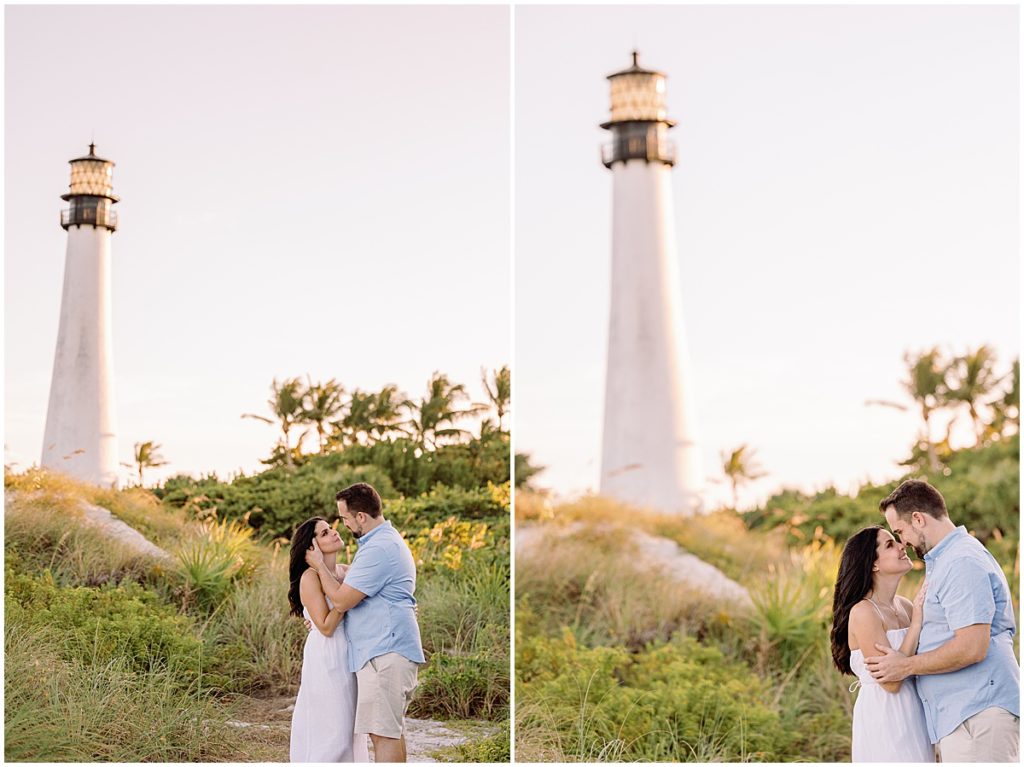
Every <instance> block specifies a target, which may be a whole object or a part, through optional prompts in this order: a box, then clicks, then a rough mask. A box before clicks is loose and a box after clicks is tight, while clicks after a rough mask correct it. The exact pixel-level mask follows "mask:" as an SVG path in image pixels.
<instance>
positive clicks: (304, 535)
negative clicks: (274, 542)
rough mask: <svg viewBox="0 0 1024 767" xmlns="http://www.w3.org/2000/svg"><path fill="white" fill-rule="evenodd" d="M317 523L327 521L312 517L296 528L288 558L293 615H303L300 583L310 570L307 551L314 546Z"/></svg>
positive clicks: (289, 592)
mask: <svg viewBox="0 0 1024 767" xmlns="http://www.w3.org/2000/svg"><path fill="white" fill-rule="evenodd" d="M317 522H327V520H326V519H324V518H323V517H311V518H310V519H307V520H306V521H305V522H303V523H302V524H301V525H299V526H298V527H297V528H295V534H294V535H293V536H292V550H291V555H290V556H289V558H288V602H289V603H291V606H292V610H291V614H292V615H302V600H301V599H299V581H300V580H302V574H303V573H304V572H306V570H308V569H309V565H307V564H306V551H307V550H308V549H309V547H310V546H312V545H313V538H314V537H315V536H316V523H317ZM328 524H330V523H329V522H328Z"/></svg>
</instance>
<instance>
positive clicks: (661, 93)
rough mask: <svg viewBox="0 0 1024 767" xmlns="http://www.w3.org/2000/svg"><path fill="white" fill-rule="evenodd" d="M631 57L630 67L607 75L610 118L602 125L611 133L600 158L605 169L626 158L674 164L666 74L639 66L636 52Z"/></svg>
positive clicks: (626, 159) (671, 121)
mask: <svg viewBox="0 0 1024 767" xmlns="http://www.w3.org/2000/svg"><path fill="white" fill-rule="evenodd" d="M632 56H633V63H632V66H630V67H629V68H627V69H623V70H622V71H620V72H615V73H613V74H610V75H608V80H609V82H610V83H611V116H610V118H611V119H609V120H608V122H604V123H601V127H602V128H604V129H605V130H610V131H611V132H612V142H611V143H610V144H608V145H606V146H604V147H602V151H601V160H602V162H603V163H604V164H605V166H606V167H608V168H610V167H612V165H614V164H615V163H616V162H620V161H621V162H627V161H629V160H643V161H644V162H661V163H664V164H666V165H674V164H675V146H674V145H673V144H672V142H671V141H669V139H668V129H669V128H671V127H672V126H674V125H675V124H676V123H675V121H674V120H670V119H668V115H667V110H666V107H665V79H666V78H665V75H664V73H662V72H656V71H654V70H652V69H644V68H643V67H641V66H640V63H639V57H640V54H639V53H638V52H637V51H633V54H632Z"/></svg>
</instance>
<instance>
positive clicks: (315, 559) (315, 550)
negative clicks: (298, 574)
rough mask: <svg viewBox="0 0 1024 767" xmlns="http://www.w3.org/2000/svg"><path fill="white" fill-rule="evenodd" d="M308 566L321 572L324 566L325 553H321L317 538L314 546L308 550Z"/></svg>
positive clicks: (314, 540)
mask: <svg viewBox="0 0 1024 767" xmlns="http://www.w3.org/2000/svg"><path fill="white" fill-rule="evenodd" d="M306 564H307V565H309V566H310V567H312V568H313V569H314V570H319V569H320V568H321V567H322V566H323V564H324V553H323V552H322V551H320V546H319V545H318V544H317V542H316V538H314V539H313V545H312V546H310V547H309V548H308V549H307V550H306Z"/></svg>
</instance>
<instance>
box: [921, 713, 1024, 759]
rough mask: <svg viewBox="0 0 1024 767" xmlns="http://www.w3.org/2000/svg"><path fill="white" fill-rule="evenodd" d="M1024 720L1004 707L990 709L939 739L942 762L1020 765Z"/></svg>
mask: <svg viewBox="0 0 1024 767" xmlns="http://www.w3.org/2000/svg"><path fill="white" fill-rule="evenodd" d="M1019 742H1020V720H1019V719H1017V717H1015V716H1014V715H1013V714H1011V713H1010V712H1009V711H1007V710H1006V709H1004V708H997V707H995V706H993V707H992V708H986V709H985V710H984V711H979V712H978V713H977V714H975V715H974V716H972V717H970V718H969V719H967V721H965V722H963V723H962V724H961V725H960V726H959V727H957V728H956V729H955V730H953V732H951V733H949V735H947V736H946V737H944V738H942V739H941V740H939V746H938V752H939V761H942V762H1016V761H1018V743H1019Z"/></svg>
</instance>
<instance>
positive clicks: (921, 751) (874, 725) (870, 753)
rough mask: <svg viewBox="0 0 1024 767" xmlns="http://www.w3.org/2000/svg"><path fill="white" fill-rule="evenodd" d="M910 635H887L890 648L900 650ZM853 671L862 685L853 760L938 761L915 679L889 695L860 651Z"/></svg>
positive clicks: (904, 631) (894, 632)
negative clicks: (867, 665) (905, 638)
mask: <svg viewBox="0 0 1024 767" xmlns="http://www.w3.org/2000/svg"><path fill="white" fill-rule="evenodd" d="M876 609H877V608H876ZM906 634H907V629H891V630H890V631H886V632H885V635H886V637H887V638H888V640H889V645H890V646H892V647H896V648H898V647H899V646H900V645H901V644H902V643H903V638H904V637H905V636H906ZM850 669H851V670H852V671H853V673H854V674H856V675H857V680H858V681H857V682H855V683H854V687H856V686H857V685H858V684H859V686H860V693H859V694H858V695H857V702H856V703H855V704H854V705H853V761H854V762H934V761H935V748H934V747H933V746H932V744H931V741H930V740H929V738H928V726H927V724H926V722H925V718H924V705H923V704H922V703H921V699H920V698H919V697H917V684H916V681H915V679H914V678H913V677H908V678H907V679H904V680H903V685H902V686H901V687H900V689H899V692H895V693H892V692H887V691H886V690H885V689H883V688H882V687H880V686H879V684H878V682H876V681H875V679H874V677H872V676H871V672H869V671H868V669H867V667H866V666H865V665H864V653H863V652H862V651H860V650H852V651H851V652H850ZM854 687H851V689H854Z"/></svg>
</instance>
